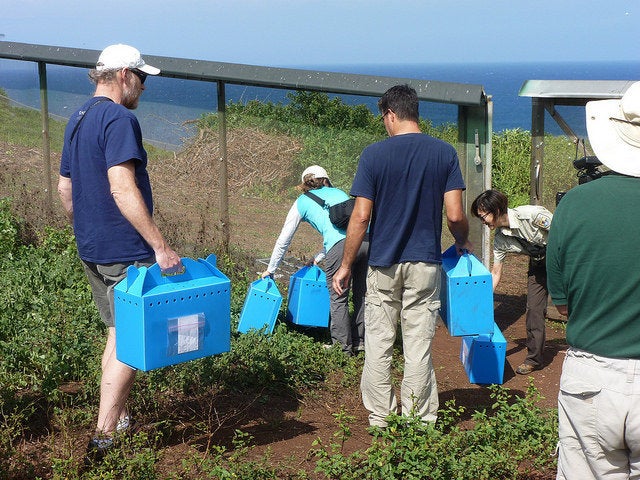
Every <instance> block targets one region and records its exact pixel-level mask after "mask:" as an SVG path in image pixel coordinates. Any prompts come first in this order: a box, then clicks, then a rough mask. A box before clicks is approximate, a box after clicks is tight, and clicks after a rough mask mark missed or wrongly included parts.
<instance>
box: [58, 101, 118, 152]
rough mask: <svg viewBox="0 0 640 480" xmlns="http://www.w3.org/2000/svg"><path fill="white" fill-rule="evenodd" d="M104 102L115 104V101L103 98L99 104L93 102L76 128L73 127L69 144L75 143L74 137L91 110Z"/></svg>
mask: <svg viewBox="0 0 640 480" xmlns="http://www.w3.org/2000/svg"><path fill="white" fill-rule="evenodd" d="M102 102H113V100H111V99H110V98H106V97H104V98H101V99H99V100H98V101H97V102H93V103H92V104H91V105H89V108H87V109H86V110H85V111H84V113H83V114H82V116H81V117H80V120H78V123H76V126H75V127H73V132H71V136H70V137H69V143H71V142H72V141H73V137H75V136H76V133H77V132H78V128H80V124H81V123H82V120H84V117H86V116H87V113H88V112H89V110H91V109H92V108H93V107H95V106H96V105H98V104H99V103H102Z"/></svg>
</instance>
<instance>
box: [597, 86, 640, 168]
mask: <svg viewBox="0 0 640 480" xmlns="http://www.w3.org/2000/svg"><path fill="white" fill-rule="evenodd" d="M586 114H587V133H588V135H589V142H590V143H591V147H592V148H593V152H594V153H595V154H596V156H597V157H598V159H599V160H600V161H601V162H602V163H603V164H604V165H606V166H607V167H608V168H610V169H611V170H613V171H614V172H618V173H621V174H623V175H630V176H633V177H640V82H636V83H633V84H632V85H631V86H630V87H629V88H628V89H627V91H626V92H625V94H624V95H623V96H622V98H621V99H616V100H597V101H593V102H588V103H587V106H586Z"/></svg>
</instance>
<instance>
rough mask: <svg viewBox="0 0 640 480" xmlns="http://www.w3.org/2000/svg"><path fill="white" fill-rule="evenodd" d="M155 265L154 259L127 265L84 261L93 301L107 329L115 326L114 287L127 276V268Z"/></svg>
mask: <svg viewBox="0 0 640 480" xmlns="http://www.w3.org/2000/svg"><path fill="white" fill-rule="evenodd" d="M154 263H155V259H154V257H149V258H146V259H144V260H135V261H132V262H125V263H108V264H98V263H93V262H87V261H85V260H82V265H83V267H84V271H85V273H86V274H87V278H88V279H89V285H91V292H92V294H93V301H94V302H95V304H96V307H98V312H99V313H100V318H101V319H102V321H103V322H104V324H105V325H106V326H107V327H114V326H115V314H114V306H113V287H115V285H116V284H117V283H118V282H119V281H120V280H122V279H123V278H125V277H126V276H127V268H128V267H129V266H130V265H134V266H135V267H143V266H144V267H149V266H151V265H153V264H154Z"/></svg>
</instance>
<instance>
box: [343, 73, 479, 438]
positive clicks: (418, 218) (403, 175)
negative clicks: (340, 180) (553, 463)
mask: <svg viewBox="0 0 640 480" xmlns="http://www.w3.org/2000/svg"><path fill="white" fill-rule="evenodd" d="M378 107H379V108H380V113H381V114H382V120H383V122H384V125H385V128H386V130H387V133H388V134H389V138H387V139H386V140H383V141H381V142H378V143H375V144H373V145H369V146H368V147H367V148H365V149H364V151H363V152H362V155H361V156H360V161H359V163H358V170H357V172H356V176H355V179H354V181H353V186H352V188H351V192H350V193H351V195H352V196H354V197H356V204H355V207H354V210H353V214H352V215H351V221H350V222H349V227H348V229H347V239H346V243H345V247H344V255H343V258H342V265H341V267H340V269H339V270H338V272H337V273H336V275H334V277H333V287H334V289H336V290H337V291H339V289H341V288H343V286H344V285H348V280H349V277H350V275H351V264H352V263H353V259H354V258H355V253H356V252H357V251H358V247H359V245H360V242H361V241H362V238H363V237H364V234H365V232H366V230H367V227H368V226H369V239H370V240H369V245H370V250H369V274H368V277H367V294H366V298H365V332H366V334H365V363H364V368H363V371H362V382H361V389H362V399H363V402H364V405H365V407H366V408H367V409H368V410H369V412H370V414H369V424H370V425H371V426H374V427H385V426H386V425H387V421H386V417H387V416H388V415H389V414H390V413H392V412H395V411H396V409H397V401H396V398H395V394H394V392H393V386H392V382H391V357H392V353H393V345H394V342H395V337H396V331H397V324H398V321H399V320H400V321H401V328H402V341H403V350H404V359H405V367H404V377H403V380H402V385H401V404H402V413H403V414H404V415H408V414H409V413H410V412H413V413H414V414H415V415H417V416H418V417H420V418H421V419H422V420H423V421H425V422H427V421H435V420H436V415H437V410H438V389H437V385H436V378H435V372H434V370H433V364H432V362H431V340H432V338H433V336H434V333H435V328H436V321H437V316H438V309H439V308H440V268H441V262H442V260H441V251H442V248H441V245H440V236H441V233H442V208H443V206H444V207H445V209H446V216H447V225H448V228H449V230H450V232H451V233H452V234H453V237H454V239H455V243H456V247H457V249H458V251H459V252H461V251H462V250H463V249H466V250H471V249H472V247H471V244H470V242H469V240H468V234H469V225H468V221H467V217H466V216H465V214H464V210H463V205H462V191H463V190H464V189H465V184H464V181H463V179H462V174H461V172H460V165H459V162H458V156H457V153H456V151H455V149H454V148H453V147H452V146H451V145H449V144H447V143H445V142H443V141H441V140H438V139H435V138H433V137H430V136H428V135H425V134H423V133H422V132H421V131H420V127H419V125H418V97H417V95H416V92H415V90H414V89H413V88H411V87H409V86H408V85H397V86H395V87H392V88H390V89H389V90H387V91H386V92H385V94H384V95H383V96H382V98H381V99H380V101H379V102H378Z"/></svg>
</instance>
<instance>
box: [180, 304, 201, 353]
mask: <svg viewBox="0 0 640 480" xmlns="http://www.w3.org/2000/svg"><path fill="white" fill-rule="evenodd" d="M199 327H200V315H198V314H195V315H186V316H184V317H178V354H180V353H187V352H193V351H194V350H198V348H200V347H199V342H198V340H199V335H198V333H199Z"/></svg>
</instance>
